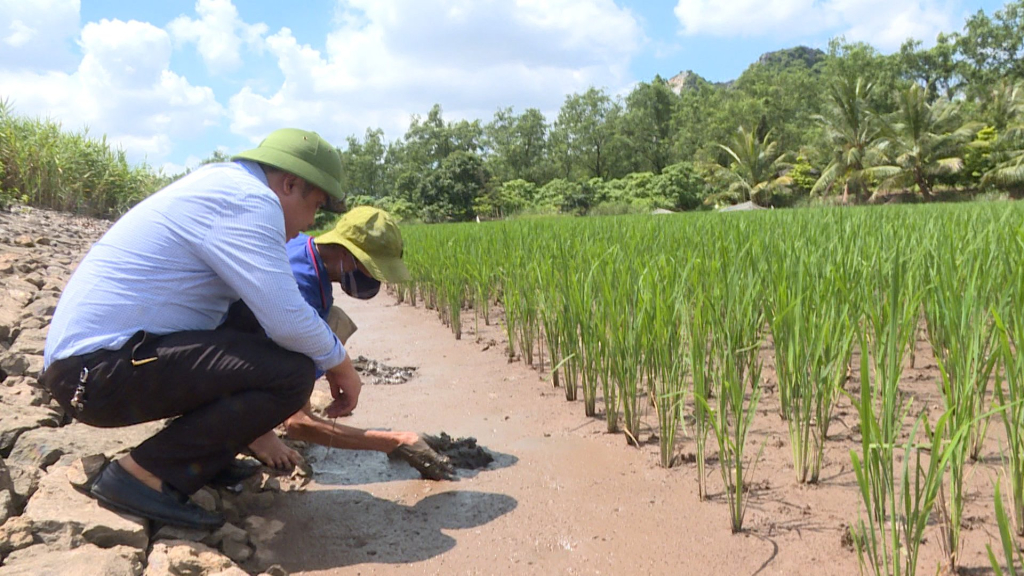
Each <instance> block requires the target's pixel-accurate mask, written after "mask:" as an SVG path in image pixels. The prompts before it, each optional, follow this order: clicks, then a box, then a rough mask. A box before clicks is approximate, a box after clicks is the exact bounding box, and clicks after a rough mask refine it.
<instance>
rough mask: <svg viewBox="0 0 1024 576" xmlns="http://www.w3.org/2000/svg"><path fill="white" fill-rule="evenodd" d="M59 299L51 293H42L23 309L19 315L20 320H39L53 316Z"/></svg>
mask: <svg viewBox="0 0 1024 576" xmlns="http://www.w3.org/2000/svg"><path fill="white" fill-rule="evenodd" d="M58 300H59V298H58V297H57V296H56V295H54V294H53V293H51V292H44V293H42V295H41V296H38V297H36V298H35V300H33V301H32V303H31V304H29V305H28V306H26V307H25V310H24V311H23V312H22V313H21V317H22V318H39V317H41V316H53V312H54V310H56V309H57V301H58Z"/></svg>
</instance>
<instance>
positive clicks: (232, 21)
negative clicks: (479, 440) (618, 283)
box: [0, 0, 1003, 172]
mask: <svg viewBox="0 0 1024 576" xmlns="http://www.w3.org/2000/svg"><path fill="white" fill-rule="evenodd" d="M1002 6H1003V2H1001V1H997V0H984V1H980V2H978V1H975V2H970V1H966V0H898V1H893V0H725V1H723V0H674V1H673V0H650V1H641V0H303V1H302V2H295V3H291V4H287V5H286V4H284V3H281V2H274V1H269V0H244V1H243V0H162V1H159V2H139V1H138V0H132V1H128V0H103V1H99V0H95V1H90V0H85V1H83V2H79V1H78V0H0V99H6V100H8V101H9V102H10V103H11V104H12V105H13V106H14V108H15V110H16V111H17V112H20V113H23V114H27V115H31V116H47V117H50V118H53V119H56V120H59V121H60V122H62V124H63V125H64V126H66V127H67V128H71V129H80V128H83V127H88V128H89V130H90V132H91V133H93V134H95V135H101V134H105V135H107V137H108V139H109V140H110V141H112V142H114V143H116V144H117V145H119V146H121V147H123V148H124V149H125V150H126V151H127V152H128V154H129V156H130V158H132V159H133V160H136V161H142V160H145V161H147V162H149V163H150V164H152V165H154V166H156V167H161V168H164V169H165V170H167V171H169V172H173V171H177V170H180V169H181V168H183V167H184V166H186V165H193V164H195V163H196V162H198V160H199V159H201V158H203V157H206V156H208V155H209V154H210V153H211V152H212V151H213V150H215V149H218V148H220V149H223V150H225V151H227V152H236V151H239V150H242V149H244V148H247V147H249V146H251V145H253V144H254V143H257V142H259V140H260V139H261V138H262V137H263V136H265V135H266V134H267V133H268V132H270V131H272V130H273V129H275V128H278V127H282V126H298V127H303V128H307V129H313V130H317V131H318V132H320V133H321V134H323V135H324V136H325V137H327V138H328V139H329V140H331V141H333V142H335V143H337V144H339V145H340V144H343V142H344V138H345V137H346V136H349V135H356V136H361V135H362V134H363V133H364V132H365V130H366V129H367V128H375V127H379V128H383V129H384V131H385V133H386V134H387V136H388V137H389V138H397V137H400V136H401V135H402V134H403V133H404V132H405V129H406V128H407V126H408V123H409V118H410V116H411V115H412V114H421V115H422V114H425V113H426V112H427V111H428V110H429V109H430V107H431V106H432V105H433V104H434V103H440V104H441V105H442V107H443V108H444V111H445V116H446V118H448V119H459V118H468V119H475V118H479V119H481V120H483V121H485V122H486V121H488V120H490V119H491V117H492V116H493V114H494V111H495V110H497V109H498V108H500V107H505V106H513V107H514V108H515V109H516V110H519V111H521V110H524V109H526V108H531V107H533V108H539V109H540V110H541V111H542V112H544V113H545V114H546V115H548V117H549V119H553V117H554V115H555V114H556V113H557V111H558V108H559V106H560V105H561V103H562V101H563V100H564V99H565V97H566V95H568V94H572V93H574V92H582V91H584V90H586V89H587V88H588V87H589V86H592V85H593V86H598V87H603V88H605V89H606V90H607V91H608V92H609V93H612V94H625V93H627V92H628V91H629V89H630V87H631V86H632V85H634V84H635V83H636V82H641V81H646V80H649V79H651V78H652V77H654V75H655V74H661V75H662V76H663V77H666V78H668V77H671V76H672V75H674V74H676V73H677V72H679V71H681V70H687V69H689V70H694V71H695V72H697V73H698V74H700V75H702V76H704V77H705V78H707V79H709V80H712V81H722V80H729V79H732V78H735V77H737V76H738V75H739V74H740V73H741V72H742V71H743V70H744V69H745V68H746V67H747V66H748V65H749V64H750V63H751V62H753V61H755V60H756V59H757V57H758V56H759V55H761V54H762V53H764V52H768V51H771V50H778V49H781V48H787V47H791V46H795V45H799V44H804V45H808V46H815V47H821V48H824V47H826V46H827V44H828V41H829V39H830V38H832V37H835V36H840V35H842V36H845V37H846V38H847V39H848V40H856V41H864V42H868V43H870V44H872V45H874V46H875V47H876V48H878V49H879V50H881V51H883V52H891V51H894V50H896V49H898V48H899V45H900V44H901V43H902V42H903V40H905V39H906V38H908V37H913V38H916V39H919V40H921V41H923V42H924V43H925V44H926V45H929V44H931V43H933V41H934V38H935V35H936V34H937V33H938V32H940V31H946V32H950V31H956V30H959V29H960V28H961V27H962V25H963V22H964V19H965V18H966V17H967V16H968V15H970V14H972V13H974V12H976V11H978V10H984V11H986V12H988V13H990V14H991V13H992V12H993V11H995V10H997V9H999V8H1001V7H1002Z"/></svg>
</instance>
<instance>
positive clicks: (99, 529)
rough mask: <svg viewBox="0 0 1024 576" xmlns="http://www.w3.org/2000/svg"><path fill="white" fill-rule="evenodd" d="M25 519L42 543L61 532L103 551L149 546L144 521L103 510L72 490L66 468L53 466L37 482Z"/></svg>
mask: <svg viewBox="0 0 1024 576" xmlns="http://www.w3.org/2000/svg"><path fill="white" fill-rule="evenodd" d="M25 516H27V517H28V518H30V519H31V520H32V522H33V523H34V524H35V533H36V535H37V536H38V537H39V538H40V539H42V540H43V541H44V542H47V543H52V542H56V541H58V540H60V539H61V538H62V537H63V536H64V535H65V532H67V533H70V534H71V535H72V536H81V538H82V540H84V541H86V542H90V543H92V544H96V545H97V546H100V547H103V548H109V547H111V546H129V547H132V548H138V549H140V550H144V549H146V547H147V546H149V537H148V536H147V534H146V521H145V520H144V519H142V518H139V517H137V516H131V515H128V514H119V513H116V512H113V511H111V510H108V509H106V508H103V507H101V506H100V505H99V503H98V502H97V501H96V500H94V499H93V498H91V497H89V496H86V495H85V494H83V493H81V492H79V491H78V490H76V489H75V488H74V487H73V486H71V484H70V483H69V482H68V480H67V468H66V467H60V466H54V467H52V468H51V469H50V470H49V472H47V474H46V476H43V479H42V480H40V482H39V489H38V491H37V492H36V494H35V495H34V496H33V497H32V498H31V499H30V500H29V501H28V505H27V506H25Z"/></svg>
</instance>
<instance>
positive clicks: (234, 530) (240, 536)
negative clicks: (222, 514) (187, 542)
mask: <svg viewBox="0 0 1024 576" xmlns="http://www.w3.org/2000/svg"><path fill="white" fill-rule="evenodd" d="M228 541H231V542H236V543H239V544H245V543H246V542H248V541H249V533H248V532H246V531H245V530H242V529H241V528H239V527H238V526H235V525H234V524H232V523H230V522H225V523H224V525H223V526H221V527H220V528H218V529H216V530H215V531H213V532H211V533H210V534H209V535H207V536H206V538H203V540H202V542H203V544H206V545H207V546H220V545H221V544H223V543H224V542H228Z"/></svg>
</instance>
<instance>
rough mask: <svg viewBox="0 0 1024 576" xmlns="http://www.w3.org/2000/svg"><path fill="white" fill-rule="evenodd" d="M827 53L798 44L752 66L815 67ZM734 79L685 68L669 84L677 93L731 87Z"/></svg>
mask: <svg viewBox="0 0 1024 576" xmlns="http://www.w3.org/2000/svg"><path fill="white" fill-rule="evenodd" d="M826 56H827V54H825V53H824V52H822V51H821V50H818V49H817V48H809V47H807V46H796V47H794V48H786V49H784V50H776V51H774V52H765V53H764V54H762V55H761V57H760V58H758V59H757V62H754V63H753V64H751V66H770V67H772V68H789V67H792V66H801V67H806V68H810V69H813V68H814V67H815V66H817V65H818V64H819V63H821V62H822V61H823V60H824V59H825V57H826ZM733 82H734V80H729V81H728V82H713V83H712V82H708V81H707V80H705V79H704V78H702V77H701V75H700V74H697V73H696V72H694V71H693V70H684V71H682V72H680V73H678V74H676V75H675V76H673V77H671V78H669V79H668V85H669V87H671V88H672V91H673V92H675V93H676V94H682V93H683V91H684V90H696V89H697V88H700V87H701V86H707V85H711V86H715V87H716V88H731V87H732V85H733Z"/></svg>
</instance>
